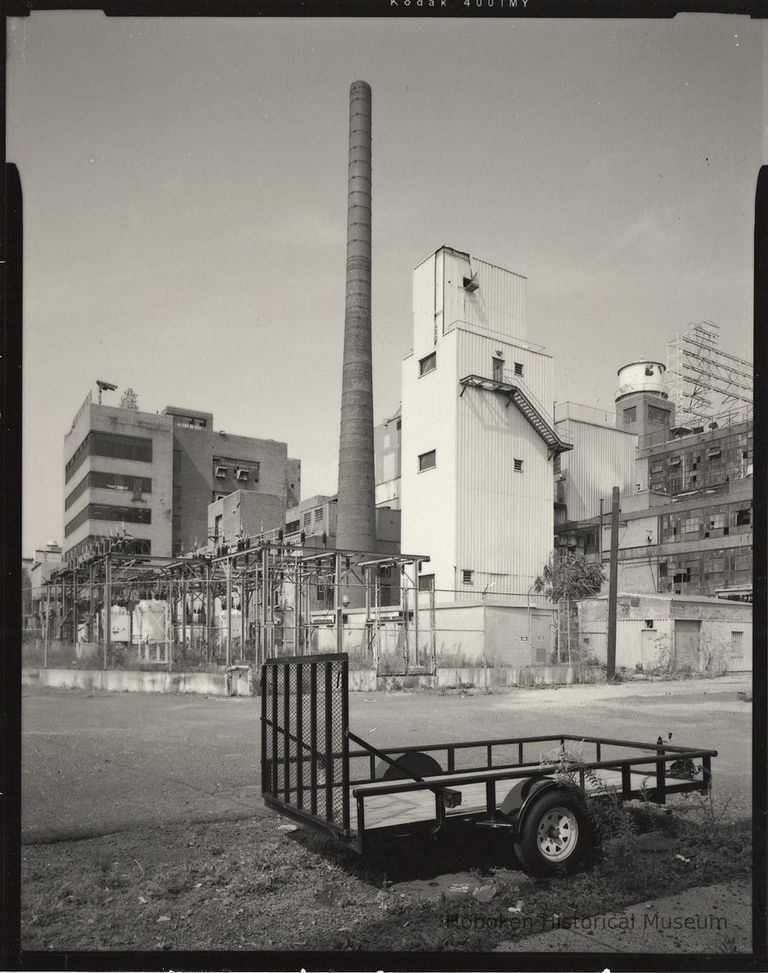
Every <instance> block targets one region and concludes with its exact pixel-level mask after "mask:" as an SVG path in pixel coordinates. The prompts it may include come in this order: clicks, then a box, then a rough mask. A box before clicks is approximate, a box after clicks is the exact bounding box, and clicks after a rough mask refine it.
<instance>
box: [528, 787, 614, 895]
mask: <svg viewBox="0 0 768 973" xmlns="http://www.w3.org/2000/svg"><path fill="white" fill-rule="evenodd" d="M585 801H586V798H584V796H583V795H582V794H581V793H580V792H579V791H576V790H575V789H572V788H568V787H555V788H548V789H547V790H546V791H545V792H544V793H543V794H541V795H540V796H539V797H535V798H533V800H532V802H531V804H530V806H529V807H526V808H524V809H523V819H522V821H521V824H520V830H519V832H518V837H517V840H516V841H515V843H514V847H515V855H516V856H517V859H518V861H519V862H520V864H521V865H522V867H523V871H524V872H525V873H526V874H528V875H537V876H543V877H546V876H553V875H559V874H562V872H572V871H573V870H574V869H575V868H576V867H577V866H578V865H579V864H580V863H581V862H582V861H584V860H585V859H587V858H589V857H590V855H591V854H592V853H593V851H594V848H595V844H596V835H595V829H594V827H593V825H592V822H591V821H590V818H589V815H588V814H587V811H586V805H585Z"/></svg>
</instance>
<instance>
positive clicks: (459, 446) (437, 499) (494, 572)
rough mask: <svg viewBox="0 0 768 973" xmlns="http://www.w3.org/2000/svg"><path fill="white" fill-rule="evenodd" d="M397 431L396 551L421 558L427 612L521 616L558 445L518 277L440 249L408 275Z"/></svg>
mask: <svg viewBox="0 0 768 973" xmlns="http://www.w3.org/2000/svg"><path fill="white" fill-rule="evenodd" d="M401 431H402V469H401V498H402V539H401V544H402V550H403V551H404V552H405V553H407V554H426V555H428V556H429V557H430V558H431V561H430V563H429V564H427V565H425V566H424V574H423V576H422V579H421V586H422V587H423V588H429V587H434V589H435V591H436V598H437V600H438V602H453V601H456V600H477V601H480V600H481V599H482V600H485V599H486V598H488V599H492V600H493V601H494V602H499V601H501V602H506V603H510V602H511V603H517V604H522V605H525V604H526V598H527V593H528V591H529V589H530V588H531V586H532V584H533V582H534V580H535V578H536V577H537V576H538V575H539V574H540V573H541V571H542V568H543V567H544V565H545V564H546V562H547V560H548V558H549V556H550V554H551V552H552V538H553V526H554V525H553V507H552V460H553V458H554V457H555V456H557V455H558V454H559V453H561V452H563V451H564V450H567V449H568V448H569V446H568V444H567V443H565V442H564V441H563V440H562V439H561V438H560V436H559V435H558V433H557V431H556V429H555V428H554V422H553V416H552V358H551V356H550V355H548V354H546V353H545V351H544V349H543V348H542V347H541V346H540V345H536V344H533V343H532V342H530V341H529V340H528V335H527V331H526V325H525V278H524V277H521V276H520V275H519V274H515V273H513V272H511V271H509V270H504V269H503V268H501V267H497V266H494V265H493V264H490V263H486V262H485V261H482V260H478V259H476V258H474V257H471V256H470V255H469V254H468V253H464V252H462V251H459V250H454V249H451V248H450V247H441V248H440V249H439V250H438V251H437V252H436V253H434V254H432V256H430V257H428V258H427V259H426V260H425V261H424V262H423V263H421V264H420V265H419V266H418V267H417V268H416V270H415V272H414V278H413V352H412V354H411V355H409V356H408V357H407V358H406V359H405V361H404V362H403V370H402V430H401ZM546 622H547V626H548V625H549V619H547V620H546ZM548 639H549V634H548V633H547V640H548Z"/></svg>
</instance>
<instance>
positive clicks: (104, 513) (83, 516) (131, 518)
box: [64, 503, 152, 537]
mask: <svg viewBox="0 0 768 973" xmlns="http://www.w3.org/2000/svg"><path fill="white" fill-rule="evenodd" d="M87 520H112V521H115V520H119V521H124V522H125V523H126V524H151V523H152V511H151V510H146V509H144V508H142V507H139V508H136V507H116V506H112V504H108V503H89V504H88V506H86V507H83V509H82V510H81V511H80V513H79V514H77V515H76V516H75V517H73V518H72V520H70V522H69V523H68V524H67V525H66V527H65V528H64V536H65V537H69V535H70V534H71V533H72V532H73V531H76V530H77V528H78V527H80V526H81V525H82V524H84V523H85V522H86V521H87Z"/></svg>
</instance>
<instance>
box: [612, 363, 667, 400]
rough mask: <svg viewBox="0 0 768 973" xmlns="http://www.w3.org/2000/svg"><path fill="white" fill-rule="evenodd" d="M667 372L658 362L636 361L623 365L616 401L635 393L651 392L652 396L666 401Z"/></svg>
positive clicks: (619, 373)
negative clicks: (665, 381)
mask: <svg viewBox="0 0 768 973" xmlns="http://www.w3.org/2000/svg"><path fill="white" fill-rule="evenodd" d="M665 371H666V366H665V365H662V363H661V362H658V361H635V362H630V363H629V365H623V366H622V367H621V368H620V369H619V372H618V375H619V388H618V390H617V392H616V401H617V402H618V401H619V399H623V398H624V397H625V396H627V395H632V394H634V393H635V392H649V393H650V394H651V395H658V396H659V397H660V398H662V399H666V398H667V393H666V392H665V391H664V372H665Z"/></svg>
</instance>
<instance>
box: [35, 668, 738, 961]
mask: <svg viewBox="0 0 768 973" xmlns="http://www.w3.org/2000/svg"><path fill="white" fill-rule="evenodd" d="M678 687H681V689H680V691H678ZM740 688H742V689H743V688H746V685H745V683H744V682H743V681H742V682H739V681H737V680H726V681H720V680H712V681H707V682H706V683H704V684H696V685H694V684H693V682H692V681H691V682H689V683H682V684H670V683H667V684H666V685H663V684H654V685H653V686H652V687H647V688H644V687H643V686H640V687H637V686H619V687H602V688H601V689H598V688H596V687H573V688H572V689H562V690H544V691H520V692H514V691H513V692H507V693H498V694H492V695H486V694H476V695H473V694H465V695H461V694H452V695H446V696H435V695H429V694H421V693H420V694H410V693H397V694H389V695H376V694H371V695H370V696H366V695H363V694H353V697H352V700H351V725H352V727H353V728H354V729H355V731H356V732H358V733H360V734H361V735H362V736H364V737H368V738H370V739H371V740H372V742H376V743H386V744H393V745H396V744H397V743H404V744H405V743H411V742H417V741H421V740H424V741H425V742H426V741H430V742H439V741H441V740H451V739H457V738H461V737H464V738H467V737H474V738H482V737H489V736H506V735H511V734H519V735H530V734H535V733H537V732H541V733H544V732H548V733H551V732H558V731H560V730H561V729H562V730H564V731H572V732H575V733H582V732H583V733H585V734H586V733H590V732H591V733H594V732H595V731H598V732H600V733H601V734H602V735H607V736H613V735H615V736H617V737H625V738H629V739H648V738H653V739H655V737H656V736H658V735H659V734H660V733H661V734H662V735H664V736H665V737H666V736H667V734H668V732H670V731H671V732H672V733H673V742H675V743H680V744H695V745H701V746H714V747H716V748H717V749H718V750H719V752H720V756H719V757H718V758H717V759H716V760H715V761H714V773H715V783H716V799H715V801H716V808H717V812H716V816H713V815H712V814H711V812H707V811H706V810H704V811H701V816H700V817H701V821H700V825H696V826H695V827H694V826H692V827H693V831H694V832H695V834H696V835H697V840H696V842H695V845H696V847H695V848H694V851H695V853H693V854H692V851H691V833H693V832H691V831H690V828H688V824H687V821H692V820H693V814H688V817H687V821H686V823H685V826H684V827H683V828H682V830H680V831H679V832H676V833H675V834H674V835H673V838H672V840H671V844H670V845H669V847H666V848H664V850H663V851H661V852H660V853H659V854H652V855H650V856H649V855H647V854H643V855H640V856H639V857H637V849H635V848H634V846H633V847H632V848H631V849H629V850H627V849H621V848H619V849H615V850H614V851H613V852H611V853H610V855H609V858H608V859H606V860H605V861H604V862H603V864H602V865H600V866H599V867H598V868H597V869H596V870H593V871H591V872H585V873H584V874H583V875H579V876H575V877H573V878H571V879H564V880H557V881H554V882H552V881H550V882H549V883H541V882H534V881H532V880H531V879H528V878H526V877H525V876H524V875H523V874H522V873H521V872H520V871H519V868H518V865H517V863H516V862H515V860H514V855H513V853H512V851H511V849H510V847H509V843H508V840H505V835H504V834H503V832H502V833H490V834H489V833H488V832H485V833H482V834H474V833H471V832H469V833H467V834H466V836H462V839H461V840H460V841H457V840H456V839H455V838H454V839H453V840H450V841H434V840H431V841H426V842H425V841H424V839H416V838H405V839H399V840H397V841H389V842H387V843H382V844H380V845H379V846H378V847H376V848H374V849H373V853H372V854H370V855H366V856H365V858H360V857H359V856H356V855H355V854H354V853H352V852H350V851H348V850H347V849H345V848H343V847H341V846H339V845H338V843H336V842H334V841H333V840H332V839H327V838H325V837H323V836H321V835H317V834H315V833H313V832H310V831H308V830H305V829H304V828H296V829H294V828H293V826H292V825H290V824H289V823H288V822H287V821H286V820H285V819H282V818H280V817H278V816H276V815H274V814H272V813H271V812H268V811H266V810H265V809H264V808H263V807H261V801H260V797H259V795H258V786H257V780H258V777H257V773H258V766H257V730H258V708H257V705H256V703H255V701H252V700H245V699H242V700H237V699H233V700H224V699H213V698H210V699H206V698H198V697H188V696H149V695H139V694H135V695H133V694H119V695H118V694H112V695H106V694H101V695H89V694H85V693H76V692H61V691H45V690H31V691H28V692H26V691H25V697H24V709H23V790H22V795H23V822H22V824H23V831H24V840H25V846H24V847H23V849H22V852H23V861H22V943H23V946H24V948H25V949H40V950H60V949H69V950H74V949H113V950H115V949H130V950H143V949H148V950H154V949H174V950H175V949H184V950H188V949H206V950H207V949H217V950H221V949H258V950H276V949H279V950H291V949H297V950H306V949H314V950H326V949H372V948H373V949H382V950H387V949H388V950H399V949H402V950H424V949H428V950H432V949H458V950H465V949H474V950H477V949H492V948H493V947H494V945H495V944H496V942H498V941H500V940H501V939H506V940H508V939H510V938H514V936H515V931H514V929H513V930H512V931H511V932H510V928H509V923H510V921H511V919H514V918H515V916H516V915H517V913H516V912H514V911H510V910H515V909H516V908H517V907H518V905H519V903H520V902H521V901H522V902H523V903H524V904H523V906H522V909H523V913H527V914H529V915H531V916H532V917H535V916H540V915H541V914H543V913H546V912H548V911H549V912H551V911H553V910H554V911H556V910H557V909H558V908H563V907H565V906H569V907H570V906H572V907H573V908H574V909H576V908H578V909H582V910H588V911H589V910H590V909H591V910H592V911H595V910H597V911H600V910H602V909H605V908H608V907H610V908H613V907H618V906H620V905H622V904H630V903H631V902H633V901H636V900H637V899H638V898H639V897H640V896H641V895H645V894H648V895H657V894H661V893H662V892H667V891H676V890H678V889H682V888H692V887H695V886H696V885H703V884H708V883H709V884H713V883H715V882H717V881H722V880H726V879H727V878H729V877H733V878H741V879H743V878H744V876H745V875H747V874H748V872H749V858H750V851H749V826H748V821H747V819H746V815H747V814H748V809H749V786H750V785H749V770H750V759H751V758H750V748H749V740H750V726H751V705H747V704H744V703H743V702H741V700H740V699H739V698H738V696H737V690H738V689H740ZM616 690H619V691H618V692H617V691H616ZM643 693H644V694H643ZM641 694H642V695H641ZM721 812H725V813H724V814H722V815H721ZM696 813H698V812H696ZM707 814H709V817H707ZM682 817H685V815H683V816H682ZM697 828H698V830H696V829H697ZM715 832H717V843H714V837H713V836H714V835H715ZM75 836H79V837H80V840H72V839H73V837H75ZM630 853H631V854H630ZM611 855H613V856H614V859H615V856H616V855H619V858H618V859H617V860H619V861H620V862H623V865H622V866H621V868H619V869H617V868H616V867H615V860H613V861H612V860H611ZM622 855H623V856H624V857H623V858H622V857H621V856H622ZM631 855H634V856H635V858H634V859H633V858H631ZM675 855H681V856H682V859H685V860H681V859H680V858H676V857H675ZM627 856H630V857H627ZM476 889H485V890H486V892H485V893H482V892H481V893H479V894H480V895H483V894H486V895H487V894H491V896H492V897H491V899H490V900H488V901H483V900H482V899H478V898H477V897H476V894H477V893H476V894H473V892H474V891H475V890H476ZM488 889H491V890H492V893H488V892H487V890H488ZM457 910H458V911H459V912H462V910H463V912H464V913H467V914H470V915H477V914H478V910H479V913H480V914H482V915H484V916H486V917H490V918H491V919H493V917H497V918H499V922H502V921H503V922H504V923H505V924H506V925H505V926H504V927H503V928H502V926H499V928H498V930H496V927H495V926H494V925H493V923H491V926H490V927H489V926H483V927H482V929H481V931H480V932H478V931H477V930H476V929H475V931H474V932H469V933H468V932H467V931H466V929H465V928H462V927H461V926H459V925H452V924H451V922H450V917H451V916H452V915H455V914H456V912H457ZM467 910H469V911H467ZM588 911H587V913H585V914H588ZM493 921H494V922H495V921H496V920H495V919H493ZM489 928H490V929H491V931H489ZM529 931H530V930H529Z"/></svg>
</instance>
